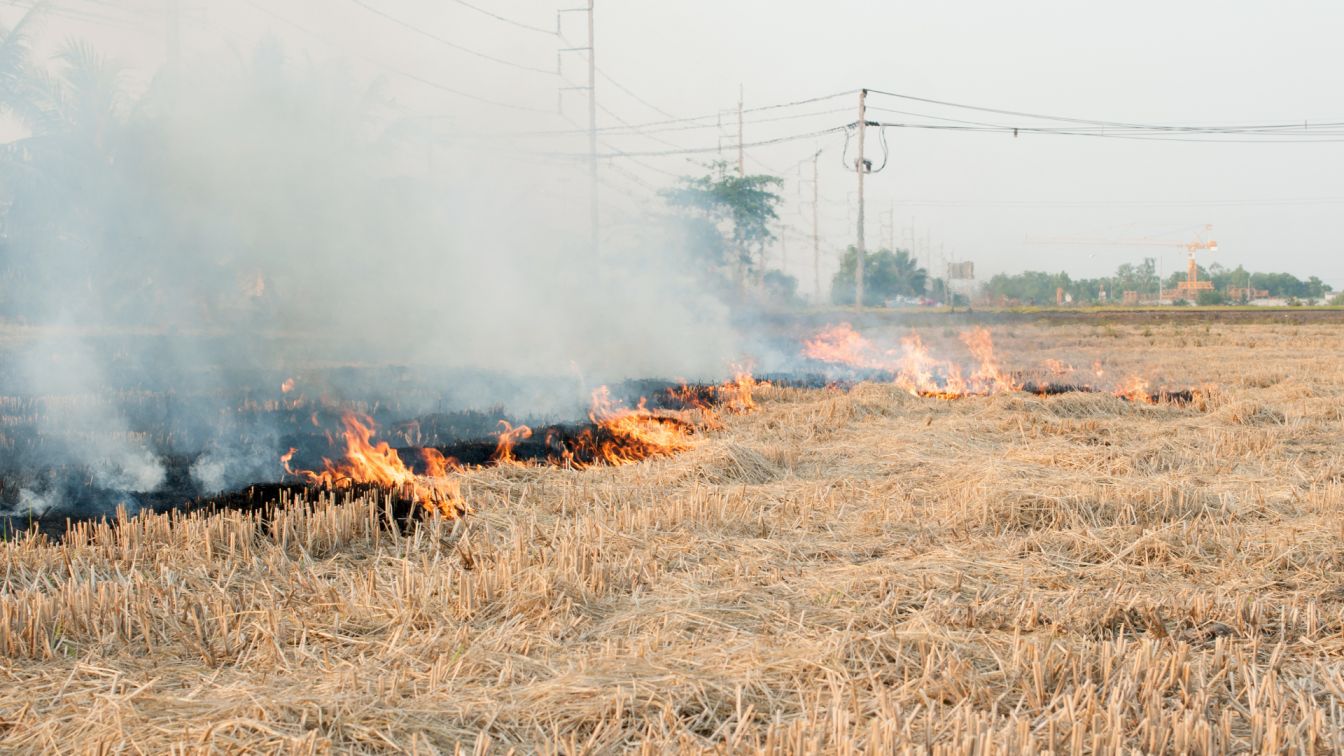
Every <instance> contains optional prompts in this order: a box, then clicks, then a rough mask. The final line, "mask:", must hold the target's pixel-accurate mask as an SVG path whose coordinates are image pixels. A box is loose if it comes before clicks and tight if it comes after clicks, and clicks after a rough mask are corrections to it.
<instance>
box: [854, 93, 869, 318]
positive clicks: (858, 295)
mask: <svg viewBox="0 0 1344 756" xmlns="http://www.w3.org/2000/svg"><path fill="white" fill-rule="evenodd" d="M867 126H868V90H866V89H860V90H859V156H858V157H857V158H855V159H854V172H855V173H857V174H859V223H858V242H857V244H855V245H854V246H855V249H856V250H857V252H858V255H857V258H858V259H857V260H856V261H855V263H856V264H855V266H854V309H856V310H862V309H863V265H864V262H865V259H864V258H865V257H866V256H867V255H866V251H865V249H864V241H863V225H864V218H863V177H864V175H865V174H867V173H868V162H867V161H866V160H864V157H863V140H864V132H865V130H866V129H867Z"/></svg>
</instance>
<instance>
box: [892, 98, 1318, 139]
mask: <svg viewBox="0 0 1344 756" xmlns="http://www.w3.org/2000/svg"><path fill="white" fill-rule="evenodd" d="M869 91H870V92H872V93H874V94H880V95H886V96H888V97H896V98H900V99H904V100H911V101H914V102H924V103H929V104H932V105H943V106H946V107H952V108H959V109H963V110H973V111H978V112H982V113H995V114H998V115H1009V116H1016V117H1021V118H1032V119H1036V120H1045V121H1057V122H1060V123H1072V124H1079V125H1082V126H1089V127H1093V131H1095V130H1096V129H1101V130H1111V131H1112V133H1110V134H1108V136H1113V135H1116V134H1114V131H1116V130H1118V131H1122V132H1123V131H1139V132H1174V133H1193V134H1273V133H1275V132H1286V131H1290V130H1297V129H1302V130H1304V131H1307V130H1312V129H1316V130H1322V129H1325V130H1329V129H1333V128H1338V127H1341V126H1344V122H1337V121H1331V122H1324V123H1320V124H1317V125H1315V126H1312V125H1311V124H1309V123H1308V122H1305V121H1304V122H1292V123H1274V124H1258V125H1218V126H1186V125H1164V124H1142V123H1127V122H1122V121H1103V120H1096V119H1090V118H1075V117H1069V116H1055V115H1045V114H1041V113H1030V112H1025V111H1020V110H1007V109H1003V108H991V107H985V106H980V105H968V104H966V103H958V102H951V101H948V100H937V99H933V98H929V97H917V96H914V95H907V94H900V93H896V92H886V91H882V90H876V89H873V90H869ZM890 112H894V113H900V114H903V115H913V116H919V117H924V118H931V119H936V120H944V121H951V122H954V123H964V124H968V125H977V126H983V127H987V128H994V129H1000V130H1002V129H1017V130H1018V131H1037V132H1045V131H1054V132H1058V133H1070V134H1075V133H1076V134H1083V133H1088V132H1087V130H1085V129H1082V128H1074V129H1071V130H1069V131H1068V132H1065V131H1063V130H1060V129H1051V128H1048V127H1029V126H1005V125H1002V124H989V123H984V122H979V121H961V120H958V119H953V118H944V117H940V116H931V115H927V114H922V113H909V112H906V111H890ZM1097 133H1100V132H1097Z"/></svg>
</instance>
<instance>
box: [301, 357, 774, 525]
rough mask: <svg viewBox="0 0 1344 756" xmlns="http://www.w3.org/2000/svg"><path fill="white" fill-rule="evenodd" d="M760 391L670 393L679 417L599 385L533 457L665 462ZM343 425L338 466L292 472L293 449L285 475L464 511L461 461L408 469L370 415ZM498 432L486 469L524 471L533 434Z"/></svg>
mask: <svg viewBox="0 0 1344 756" xmlns="http://www.w3.org/2000/svg"><path fill="white" fill-rule="evenodd" d="M757 385H758V384H757V382H756V381H755V380H754V379H753V378H752V377H751V375H750V374H749V373H747V372H739V373H738V374H737V375H736V376H735V377H734V378H733V379H732V380H731V381H728V382H726V383H724V384H722V385H719V386H701V387H692V386H687V385H683V386H681V387H680V388H678V389H673V390H671V391H669V392H668V396H667V398H668V399H669V400H671V401H673V402H675V403H677V404H679V405H681V406H682V407H683V408H682V409H676V410H667V409H660V410H655V409H650V408H649V406H648V401H647V399H641V400H640V401H639V403H638V404H637V405H636V406H634V407H625V406H622V405H621V404H620V403H619V402H617V401H615V400H614V399H613V398H612V397H611V392H610V391H609V390H608V389H607V387H605V386H603V387H601V388H599V389H597V390H596V391H595V392H593V396H592V404H591V406H590V408H589V410H588V420H589V424H588V425H587V426H586V427H583V428H582V429H578V430H571V429H569V428H566V427H565V426H556V427H552V428H549V429H546V430H545V434H544V440H543V441H542V446H541V450H542V451H541V452H540V454H537V453H534V454H532V455H531V457H530V458H531V459H533V460H537V461H542V460H544V461H545V462H547V463H550V464H555V465H560V466H564V467H570V468H576V469H579V468H587V467H594V466H597V465H612V466H615V465H626V464H633V463H636V462H641V461H643V460H646V459H651V458H654V457H665V456H670V455H673V454H676V453H678V452H682V451H685V450H687V449H689V448H691V446H692V441H693V436H694V435H695V433H696V432H697V430H698V429H703V428H713V427H718V426H719V425H720V423H719V413H720V412H727V413H742V412H747V411H750V410H751V409H753V408H755V406H756V405H755V401H754V400H753V398H752V389H753V388H754V387H755V386H757ZM342 426H343V431H342V433H341V442H342V444H343V448H344V456H343V457H342V458H341V459H339V460H331V459H323V460H322V469H321V470H306V469H295V468H294V467H292V466H291V462H292V460H293V458H294V455H295V454H296V450H295V449H290V450H289V451H288V452H287V453H285V454H284V455H282V456H281V458H280V461H281V464H282V465H283V466H284V469H285V472H286V473H288V474H289V475H291V476H294V477H297V478H298V479H299V480H301V481H303V482H304V483H307V484H308V485H312V486H316V487H320V488H326V489H331V490H341V489H350V488H353V487H355V486H360V485H367V486H373V487H376V488H380V489H383V490H387V491H390V492H392V493H394V494H395V495H397V496H399V497H401V498H403V499H405V500H410V501H414V502H416V503H417V504H419V505H420V506H421V507H422V508H423V509H424V510H425V511H426V512H427V513H432V514H437V515H441V516H445V517H458V516H461V515H463V514H465V513H466V512H467V506H466V504H465V503H464V501H463V499H462V494H461V490H460V486H459V483H458V478H459V475H460V473H461V472H463V470H464V466H463V465H462V464H460V463H459V462H458V460H456V459H454V458H453V457H450V456H447V455H445V454H443V453H442V452H441V451H439V450H437V449H434V448H429V447H426V448H420V449H416V450H414V453H415V454H417V455H418V456H419V457H420V459H419V460H418V461H417V462H416V463H415V464H414V465H411V464H407V463H406V462H405V461H403V460H402V458H401V454H400V453H399V452H398V450H397V449H395V448H393V447H392V446H391V445H390V444H388V443H387V442H386V441H375V440H374V437H375V435H376V428H375V425H374V422H373V420H372V419H371V418H369V417H368V416H366V415H363V414H360V413H355V412H347V413H345V415H344V417H343V419H342ZM499 427H500V432H499V434H498V436H497V438H496V441H495V448H494V453H493V455H491V458H490V463H491V464H494V465H505V464H521V462H520V459H519V456H518V454H517V449H518V445H519V444H520V443H524V442H527V441H529V440H532V439H533V437H534V435H536V433H537V432H536V431H534V430H533V428H531V427H529V426H527V425H513V424H512V423H510V422H508V421H507V420H501V421H500V422H499Z"/></svg>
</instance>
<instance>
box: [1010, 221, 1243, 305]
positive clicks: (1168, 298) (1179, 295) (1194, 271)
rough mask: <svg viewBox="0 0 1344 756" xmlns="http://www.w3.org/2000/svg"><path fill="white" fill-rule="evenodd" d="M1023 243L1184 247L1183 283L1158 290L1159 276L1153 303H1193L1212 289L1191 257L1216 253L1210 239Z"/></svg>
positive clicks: (1209, 228)
mask: <svg viewBox="0 0 1344 756" xmlns="http://www.w3.org/2000/svg"><path fill="white" fill-rule="evenodd" d="M1204 230H1205V231H1206V232H1207V231H1212V230H1213V226H1211V225H1207V224H1206V225H1205V226H1204ZM1027 242H1028V243H1030V244H1086V245H1093V246H1103V247H1184V248H1185V250H1186V251H1187V252H1189V253H1190V260H1189V263H1188V264H1187V267H1186V272H1185V280H1184V281H1180V282H1177V284H1176V288H1175V289H1171V290H1164V289H1163V288H1162V280H1161V277H1159V278H1158V281H1157V301H1158V302H1159V303H1162V302H1172V301H1175V300H1178V299H1185V300H1190V301H1194V300H1195V299H1197V298H1198V297H1199V292H1201V291H1212V290H1213V282H1212V281H1201V280H1199V265H1198V263H1197V262H1196V260H1195V254H1196V253H1197V252H1217V251H1218V242H1216V241H1214V240H1212V239H1209V240H1208V241H1204V239H1203V238H1201V237H1198V236H1197V237H1196V238H1195V240H1194V241H1191V242H1175V241H1164V240H1161V239H1152V238H1143V239H1081V238H1075V237H1058V238H1047V239H1039V238H1031V237H1027ZM1129 294H1130V292H1125V293H1124V298H1125V303H1126V304H1128V303H1129ZM1149 294H1150V295H1151V292H1149ZM1135 296H1136V298H1138V299H1139V300H1140V301H1141V299H1142V297H1141V295H1139V294H1135ZM1056 299H1058V296H1057V297H1056ZM1137 303H1138V302H1137V301H1136V302H1135V304H1137Z"/></svg>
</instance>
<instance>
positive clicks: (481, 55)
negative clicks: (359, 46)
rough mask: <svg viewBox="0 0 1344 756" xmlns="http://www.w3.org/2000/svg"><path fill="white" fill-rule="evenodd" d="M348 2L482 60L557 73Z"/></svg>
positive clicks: (362, 3)
mask: <svg viewBox="0 0 1344 756" xmlns="http://www.w3.org/2000/svg"><path fill="white" fill-rule="evenodd" d="M350 2H352V3H354V4H355V5H358V6H359V7H361V8H363V9H365V10H367V11H368V12H370V13H373V14H374V15H377V16H381V17H382V18H384V19H387V20H388V21H391V22H392V23H394V24H396V25H398V26H400V27H402V28H404V29H407V30H409V31H412V32H414V33H416V34H418V35H420V36H422V37H425V38H426V39H430V40H433V41H435V42H438V43H439V44H441V45H443V46H445V47H448V48H451V49H453V50H457V51H459V52H463V53H466V54H468V55H473V56H475V57H477V58H481V59H482V60H488V61H491V62H493V63H498V64H500V65H504V66H509V67H511V68H516V69H518V70H520V71H531V72H533V73H541V74H546V75H548V76H555V75H556V74H557V73H558V72H556V71H553V70H550V69H546V68H538V67H536V66H531V65H527V64H526V63H519V62H517V61H513V60H509V59H507V58H501V57H498V56H496V55H491V54H490V53H485V52H481V51H480V50H476V49H473V48H470V47H467V46H466V45H461V44H458V43H457V42H454V41H452V40H450V39H448V38H446V37H442V36H440V35H438V34H435V33H434V32H431V31H429V30H428V29H422V28H420V27H419V26H416V25H415V24H413V23H410V22H409V21H406V20H405V19H402V18H398V17H397V16H394V15H392V14H391V13H388V12H387V11H384V10H381V9H379V8H377V7H375V6H373V5H371V4H369V3H368V2H366V1H365V0H350Z"/></svg>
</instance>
